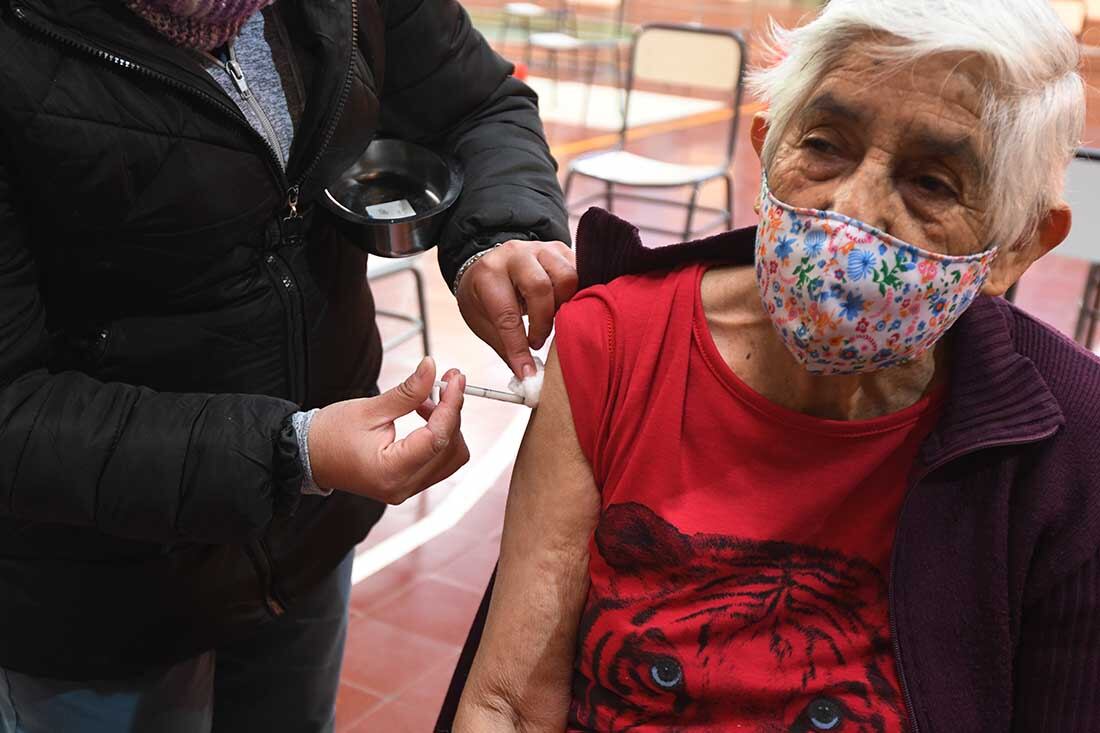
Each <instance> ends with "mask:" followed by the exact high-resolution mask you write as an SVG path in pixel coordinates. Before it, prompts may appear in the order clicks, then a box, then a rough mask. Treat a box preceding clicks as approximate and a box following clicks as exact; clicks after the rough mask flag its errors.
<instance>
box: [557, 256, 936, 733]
mask: <svg viewBox="0 0 1100 733" xmlns="http://www.w3.org/2000/svg"><path fill="white" fill-rule="evenodd" d="M705 269H706V268H705V266H703V265H694V266H689V267H686V268H683V269H680V270H676V271H673V272H671V273H660V274H654V275H646V276H630V277H623V278H620V279H618V280H615V281H614V282H612V283H611V284H609V285H606V286H599V287H595V288H591V289H589V290H586V291H584V292H583V293H581V294H580V295H579V296H578V297H577V298H575V299H574V300H573V301H572V302H570V303H568V304H567V305H565V306H564V307H563V308H562V310H561V313H560V314H559V316H558V320H557V337H556V344H557V350H558V354H559V358H560V362H561V365H562V371H563V374H564V378H565V384H566V389H567V391H568V393H569V400H570V404H571V407H572V412H573V419H574V423H575V424H576V429H577V435H578V437H579V439H580V443H581V448H582V449H583V451H584V454H585V456H586V457H587V458H588V460H589V462H590V464H591V466H592V470H593V474H594V476H595V479H596V482H597V485H598V486H599V487H600V490H601V492H602V513H601V517H600V522H599V525H598V528H597V531H596V533H595V536H594V537H593V541H592V547H591V550H592V556H591V562H590V567H589V574H590V579H591V586H590V590H589V596H588V600H587V604H586V608H585V612H584V616H583V619H582V622H581V628H580V635H579V649H578V656H577V662H576V667H575V676H574V684H573V704H572V707H571V711H570V727H569V730H570V731H620V730H624V731H625V730H630V731H641V732H645V731H665V730H670V729H671V730H677V731H737V730H746V731H772V730H774V731H797V732H799V733H801V732H803V731H805V732H807V733H809V732H816V731H832V732H833V733H850V732H851V731H876V732H881V733H896V732H897V731H902V730H905V729H906V727H907V725H906V711H905V705H904V701H903V696H902V694H901V691H900V688H899V683H898V679H897V673H896V668H895V663H894V653H893V645H892V643H891V636H890V626H889V622H888V618H887V616H888V607H889V604H888V589H887V575H888V569H889V564H890V552H891V547H892V545H893V537H894V531H895V528H896V525H897V518H898V512H899V510H900V507H901V502H902V498H903V496H904V494H905V490H906V486H907V476H908V473H909V470H910V468H911V466H912V464H913V461H914V458H915V457H916V452H917V449H918V447H919V445H920V442H921V441H922V440H923V439H924V437H926V435H927V434H928V433H929V431H930V430H931V428H932V426H933V424H934V422H935V420H936V418H937V417H938V412H939V409H938V408H939V406H940V405H941V404H942V395H940V396H937V397H936V398H931V397H930V398H926V399H924V400H922V401H920V402H919V403H917V404H916V405H913V406H912V407H911V408H909V409H906V410H903V411H901V412H898V413H894V414H891V415H888V416H885V417H882V418H878V419H874V420H865V421H851V422H846V421H835V420H824V419H819V418H815V417H811V416H808V415H805V414H802V413H797V412H794V411H791V410H788V409H785V408H783V407H780V406H778V405H776V404H774V403H772V402H770V401H769V400H767V399H765V398H764V397H762V396H761V395H759V394H758V393H756V392H754V391H753V390H752V389H750V388H749V387H748V385H746V384H745V383H744V382H742V381H741V380H740V379H739V378H738V377H737V376H736V375H735V374H734V372H733V371H732V370H731V369H730V368H729V366H728V365H727V364H726V363H725V361H724V359H723V358H722V357H721V355H720V353H719V351H718V348H717V346H716V345H715V343H714V341H713V339H712V338H711V336H710V332H709V330H708V328H707V323H706V317H705V315H704V312H703V307H702V299H701V294H700V285H701V281H702V275H703V273H704V271H705Z"/></svg>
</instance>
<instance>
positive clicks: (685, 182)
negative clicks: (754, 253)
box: [565, 24, 747, 240]
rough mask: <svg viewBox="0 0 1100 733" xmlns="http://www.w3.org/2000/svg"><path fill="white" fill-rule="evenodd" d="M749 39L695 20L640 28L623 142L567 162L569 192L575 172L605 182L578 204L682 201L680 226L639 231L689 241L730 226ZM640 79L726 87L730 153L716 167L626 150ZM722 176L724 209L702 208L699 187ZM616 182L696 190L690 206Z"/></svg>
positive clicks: (722, 89)
mask: <svg viewBox="0 0 1100 733" xmlns="http://www.w3.org/2000/svg"><path fill="white" fill-rule="evenodd" d="M746 56H747V53H746V47H745V40H744V38H743V37H742V36H741V34H740V33H738V32H736V31H732V30H722V29H716V28H704V27H701V26H695V25H666V24H653V25H646V26H643V27H642V28H641V29H639V30H638V32H637V33H636V34H635V37H634V43H633V48H632V52H631V63H630V70H629V73H628V76H627V84H626V104H625V109H624V112H623V124H622V129H621V130H620V133H619V141H618V144H617V146H616V147H615V148H613V149H610V150H602V151H599V152H595V153H590V154H588V155H584V156H582V157H580V158H577V159H575V160H574V161H572V162H571V163H570V165H569V172H568V174H567V175H566V177H565V197H566V201H567V202H568V201H569V192H570V190H571V188H572V185H573V181H574V179H575V178H576V177H577V176H585V177H587V178H593V179H595V180H598V181H602V182H603V183H604V192H603V193H602V194H596V195H594V196H590V197H588V198H586V199H582V200H580V201H577V202H574V204H573V206H574V207H575V208H580V207H583V206H586V205H587V204H590V203H593V202H595V201H599V200H601V199H602V200H603V201H604V205H605V208H606V209H608V210H609V211H610V210H612V207H613V205H614V199H615V198H616V197H619V198H623V199H627V200H632V201H644V202H648V203H655V204H661V205H665V206H677V207H682V208H686V209H687V221H686V222H685V224H684V227H683V229H679V230H671V229H663V228H660V227H650V226H644V225H640V226H641V228H642V229H648V230H650V231H654V232H659V233H662V234H668V235H673V236H681V237H682V238H683V239H684V240H688V239H691V237H692V235H693V234H695V233H698V232H702V231H706V230H709V229H713V228H715V227H718V226H724V228H727V229H728V228H731V227H732V225H733V176H732V174H731V173H730V166H731V164H732V163H733V154H734V146H735V144H736V141H737V130H738V126H739V124H740V121H741V114H740V108H741V97H742V93H743V90H744V75H745V64H746ZM639 82H648V83H653V84H661V85H669V86H674V87H692V88H698V89H706V90H709V91H714V92H722V93H723V97H724V101H725V103H726V105H727V107H728V108H729V112H730V125H729V138H728V140H727V142H726V148H725V157H724V158H723V159H722V160H720V161H717V162H715V163H714V164H713V165H695V164H687V163H677V162H668V161H664V160H658V159H656V158H649V157H645V156H642V155H638V154H635V153H632V152H629V151H627V150H626V144H627V136H628V134H629V131H630V103H631V97H632V95H633V93H634V91H635V86H636V85H637V84H638V83H639ZM718 179H723V180H724V181H725V183H726V208H724V209H716V208H713V207H704V206H700V205H699V203H698V198H699V190H700V189H701V188H702V187H703V185H704V184H706V183H708V182H710V181H713V180H718ZM616 185H621V186H630V187H634V188H654V189H673V188H683V187H690V188H691V196H690V198H689V200H688V203H687V204H684V203H681V202H678V201H673V200H670V199H667V198H659V197H655V196H650V195H645V194H624V193H616V192H615V191H614V187H615V186H616ZM696 211H706V212H708V213H712V214H717V215H718V217H717V219H715V220H714V221H712V222H708V223H706V224H705V225H704V226H700V227H695V226H694V221H695V213H696Z"/></svg>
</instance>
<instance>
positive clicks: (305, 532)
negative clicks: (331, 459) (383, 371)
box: [0, 0, 567, 678]
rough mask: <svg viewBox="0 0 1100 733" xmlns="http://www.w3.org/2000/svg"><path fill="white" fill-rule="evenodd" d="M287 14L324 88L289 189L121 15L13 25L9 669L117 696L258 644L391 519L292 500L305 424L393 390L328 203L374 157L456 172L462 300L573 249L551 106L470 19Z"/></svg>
mask: <svg viewBox="0 0 1100 733" xmlns="http://www.w3.org/2000/svg"><path fill="white" fill-rule="evenodd" d="M276 8H277V10H278V12H280V13H282V14H283V17H284V20H285V21H286V25H287V26H288V27H289V28H290V30H291V33H292V35H293V39H292V40H293V41H294V44H295V46H296V47H297V48H298V49H299V53H298V62H299V64H300V66H301V68H302V69H303V70H304V76H305V78H306V79H307V80H309V83H308V85H307V86H308V89H307V91H308V100H307V105H306V109H305V113H304V117H303V119H302V121H301V124H300V128H299V131H298V134H297V136H296V139H295V142H294V145H293V147H292V149H291V151H290V162H289V165H288V171H287V173H286V174H285V175H284V174H283V172H282V171H281V170H280V169H279V167H278V166H277V164H276V162H275V160H274V159H273V158H272V156H271V154H270V152H269V151H268V149H267V147H266V145H265V144H264V142H263V140H262V138H260V137H259V136H258V135H257V134H255V133H254V132H253V131H252V129H251V128H250V127H249V126H248V123H247V122H246V121H245V119H244V118H243V117H242V116H241V115H240V114H239V113H238V111H237V108H236V106H235V105H234V103H233V102H232V100H230V99H229V98H228V97H226V96H225V95H224V93H223V92H222V90H221V89H220V88H219V87H218V85H217V84H216V83H215V82H214V81H213V80H212V79H211V78H209V76H208V75H207V74H206V73H205V72H204V71H203V70H202V69H201V68H200V67H199V66H198V65H197V64H196V62H195V60H194V58H193V56H192V55H191V54H190V53H188V52H185V51H182V50H179V49H175V48H173V47H171V46H170V45H169V44H168V43H167V42H166V41H164V40H163V39H161V38H160V37H159V36H157V35H156V34H154V33H153V32H152V31H151V30H149V29H148V28H147V27H146V26H145V25H144V23H143V22H142V21H140V20H139V19H137V18H136V17H135V16H132V15H131V14H130V13H129V11H127V10H126V9H125V8H124V7H123V4H122V3H121V2H115V1H114V0H0V666H3V667H8V668H11V669H14V670H18V671H22V672H26V673H31V674H40V675H49V676H55V677H64V678H103V677H114V676H120V675H126V674H129V673H131V672H133V671H135V670H137V669H140V668H141V667H142V666H144V665H148V664H153V663H160V662H168V661H173V660H176V659H181V658H184V657H186V656H189V655H192V654H195V653H197V652H199V651H201V650H203V649H206V648H210V647H212V646H214V645H216V644H218V643H219V642H223V641H226V640H229V639H233V638H238V637H241V636H243V635H247V634H248V633H249V632H250V631H252V630H254V629H255V628H256V627H257V625H258V624H260V623H262V622H264V621H265V620H266V619H269V618H270V617H271V616H273V615H278V614H280V613H282V612H283V610H284V609H285V608H286V607H289V606H292V605H293V603H294V601H295V598H296V597H297V596H299V595H300V594H301V593H302V592H303V591H304V590H306V589H308V588H310V587H311V586H312V585H313V584H314V583H315V582H316V580H317V579H318V578H319V577H320V576H322V575H324V574H325V573H327V572H328V571H330V570H331V569H332V568H333V567H334V566H335V565H336V563H337V562H338V561H339V560H340V559H341V558H342V557H343V556H344V555H345V554H346V553H347V552H348V550H349V549H350V548H351V547H352V546H353V545H354V544H355V543H356V542H358V541H359V540H360V539H362V538H363V536H364V535H365V534H366V532H367V530H368V529H369V528H370V526H371V525H372V524H373V523H374V522H375V521H377V519H378V517H379V516H380V515H381V512H382V508H381V507H380V506H379V505H377V504H374V503H372V502H368V501H364V500H360V499H355V498H352V497H350V496H347V495H341V494H339V493H337V494H335V495H333V496H332V497H330V498H328V499H318V498H313V497H308V498H303V499H302V500H301V501H300V503H299V502H298V497H297V494H296V482H297V480H298V473H297V472H298V469H297V450H296V447H295V446H294V443H293V440H292V439H291V435H290V433H289V431H288V430H287V421H286V418H287V417H288V415H289V414H291V413H292V412H294V411H295V410H296V409H298V407H299V406H304V407H310V406H317V405H322V404H326V403H329V402H332V401H336V400H340V399H344V398H349V397H355V396H362V395H364V394H366V393H368V392H369V391H370V390H371V389H373V385H374V383H375V380H376V377H377V373H378V367H379V359H380V348H379V344H378V335H377V330H376V327H375V325H374V318H373V307H374V306H373V302H372V300H371V296H370V292H369V290H368V289H367V287H366V281H365V277H364V271H365V256H364V255H363V254H362V253H361V252H360V251H359V250H356V249H355V248H353V247H351V246H350V245H348V244H346V243H345V242H343V241H342V240H341V239H340V237H339V236H338V235H336V234H335V233H334V230H333V229H331V228H330V224H331V222H330V221H327V220H326V217H325V215H324V214H323V212H322V211H321V210H320V208H319V207H316V206H313V205H312V204H313V202H315V201H316V199H317V196H318V193H319V192H320V191H321V190H322V188H323V187H324V185H325V184H326V183H327V182H330V181H332V180H334V179H335V178H336V176H337V175H338V174H339V173H340V172H341V171H342V170H344V169H345V168H346V167H347V166H348V165H349V164H350V163H351V162H352V160H353V159H354V158H355V157H356V156H357V155H358V154H359V153H360V152H361V151H362V150H363V149H364V148H365V147H366V145H367V143H368V142H369V140H370V138H371V137H372V135H374V134H375V133H376V132H381V133H392V134H398V135H400V136H402V137H405V138H408V139H413V140H417V141H421V142H424V143H426V144H430V145H434V146H438V147H440V148H443V149H446V150H449V151H453V152H454V153H456V154H457V156H458V157H459V159H460V160H461V162H462V163H463V165H464V167H465V169H466V180H467V188H466V191H467V192H466V194H465V195H464V196H463V197H462V199H461V200H460V201H459V203H458V204H457V206H456V209H455V210H454V214H453V216H452V219H451V221H450V223H449V226H448V228H447V231H446V233H445V236H444V241H443V242H442V243H441V246H440V250H441V251H440V256H441V257H440V258H441V262H442V263H443V270H444V275H445V276H446V277H447V278H448V279H450V278H451V277H452V276H453V275H454V272H455V270H456V269H457V267H458V265H459V263H461V262H462V261H464V260H465V259H466V258H467V257H468V256H470V255H471V254H473V253H474V252H475V251H476V250H477V249H478V248H483V247H485V246H487V245H488V244H491V243H492V242H493V241H501V240H503V239H506V238H528V239H536V238H538V239H565V238H566V236H567V232H566V230H565V221H566V220H565V215H564V212H563V209H562V204H561V197H560V193H559V191H558V187H557V181H556V178H555V175H554V166H553V162H552V160H551V158H550V155H549V151H548V149H547V146H546V143H545V140H544V138H543V135H542V129H541V126H540V123H539V121H538V116H537V110H536V102H535V98H534V95H533V94H532V93H531V92H530V90H528V89H527V88H526V87H524V86H523V85H522V84H520V83H519V82H517V81H515V80H514V79H512V78H510V77H509V75H508V74H509V70H510V69H509V66H508V65H507V64H506V63H505V62H504V61H503V60H501V59H500V58H499V57H498V56H496V55H495V54H494V53H493V52H492V51H491V50H490V49H489V48H488V46H487V45H486V44H485V42H484V40H483V39H482V38H481V37H480V35H478V34H477V33H476V32H475V31H474V30H473V29H472V28H471V26H470V22H469V19H468V17H467V16H466V14H465V13H464V11H463V10H462V9H461V7H460V6H459V5H458V4H457V3H456V2H455V0H357V2H356V0H330V1H328V2H315V1H314V0H280V2H279V3H278V5H277V6H276ZM383 70H384V79H385V81H384V83H383V82H382V79H383ZM292 197H296V198H297V200H298V211H299V212H301V214H302V219H301V220H296V219H293V218H291V219H288V218H287V217H288V216H289V214H290V211H289V208H288V205H287V204H288V201H289V199H290V198H292ZM299 233H302V235H301V236H299Z"/></svg>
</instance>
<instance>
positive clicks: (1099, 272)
mask: <svg viewBox="0 0 1100 733" xmlns="http://www.w3.org/2000/svg"><path fill="white" fill-rule="evenodd" d="M1098 292H1100V265H1090V266H1089V274H1088V275H1087V276H1086V278H1085V293H1084V295H1083V296H1082V297H1081V308H1080V310H1078V311H1077V327H1076V328H1074V330H1073V340H1074V341H1076V342H1077V343H1079V344H1082V345H1084V344H1087V342H1088V341H1089V340H1091V337H1092V331H1093V329H1094V328H1095V326H1096V314H1095V313H1094V312H1093V311H1094V309H1095V306H1094V305H1093V304H1092V301H1093V300H1094V299H1095V298H1097V297H1100V296H1098V295H1097V293H1098Z"/></svg>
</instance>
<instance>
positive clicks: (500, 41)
mask: <svg viewBox="0 0 1100 733" xmlns="http://www.w3.org/2000/svg"><path fill="white" fill-rule="evenodd" d="M511 25H512V16H511V15H509V14H508V13H507V12H506V13H504V18H502V19H501V21H500V33H499V34H498V35H497V46H498V47H499V48H500V52H501V53H504V44H505V43H507V42H508V30H509V29H510V28H511Z"/></svg>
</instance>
